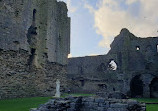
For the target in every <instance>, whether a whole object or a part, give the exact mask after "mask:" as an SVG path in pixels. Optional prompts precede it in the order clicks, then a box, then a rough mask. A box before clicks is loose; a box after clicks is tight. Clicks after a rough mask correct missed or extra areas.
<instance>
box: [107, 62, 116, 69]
mask: <svg viewBox="0 0 158 111" xmlns="http://www.w3.org/2000/svg"><path fill="white" fill-rule="evenodd" d="M108 69H109V70H113V71H115V70H117V64H116V62H115V61H114V60H111V61H110V62H109V64H108Z"/></svg>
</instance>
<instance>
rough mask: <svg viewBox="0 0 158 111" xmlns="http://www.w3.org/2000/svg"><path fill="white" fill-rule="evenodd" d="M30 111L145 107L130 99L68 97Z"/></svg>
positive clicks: (136, 109)
mask: <svg viewBox="0 0 158 111" xmlns="http://www.w3.org/2000/svg"><path fill="white" fill-rule="evenodd" d="M31 111H146V106H145V104H144V103H143V104H142V103H139V102H137V101H135V100H130V99H105V98H101V97H99V98H98V97H69V98H63V99H61V98H60V99H52V100H50V101H49V102H47V103H45V104H43V105H41V106H40V107H39V108H37V109H34V110H33V109H32V110H31Z"/></svg>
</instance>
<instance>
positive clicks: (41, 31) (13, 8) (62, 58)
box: [0, 0, 70, 67]
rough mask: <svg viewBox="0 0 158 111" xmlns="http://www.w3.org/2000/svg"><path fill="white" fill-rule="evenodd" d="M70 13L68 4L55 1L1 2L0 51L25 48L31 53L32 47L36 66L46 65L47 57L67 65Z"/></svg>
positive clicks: (22, 0)
mask: <svg viewBox="0 0 158 111" xmlns="http://www.w3.org/2000/svg"><path fill="white" fill-rule="evenodd" d="M50 4H51V5H50ZM67 11H68V10H67V7H66V4H65V3H64V2H57V1H56V0H51V1H50V0H40V1H39V0H25V1H24V0H16V1H15V0H5V1H4V0H2V1H0V12H1V13H0V21H1V22H0V30H1V34H0V42H1V44H0V49H4V50H19V49H24V50H27V51H29V52H30V53H31V49H32V48H33V49H35V59H36V60H35V61H36V66H37V67H40V66H41V64H42V62H44V61H43V56H45V55H46V56H48V60H49V61H50V62H57V63H60V64H63V65H65V64H67V56H68V54H69V53H70V18H69V17H67ZM32 38H34V39H32Z"/></svg>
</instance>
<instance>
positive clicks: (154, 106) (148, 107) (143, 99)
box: [135, 98, 158, 111]
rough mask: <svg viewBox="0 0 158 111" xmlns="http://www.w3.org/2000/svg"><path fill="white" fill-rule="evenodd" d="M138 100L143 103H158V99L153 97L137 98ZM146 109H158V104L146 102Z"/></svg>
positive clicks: (151, 110) (152, 110)
mask: <svg viewBox="0 0 158 111" xmlns="http://www.w3.org/2000/svg"><path fill="white" fill-rule="evenodd" d="M135 99H136V98H135ZM136 100H138V101H139V102H143V103H158V99H153V98H137V99H136ZM146 110H147V111H158V104H146Z"/></svg>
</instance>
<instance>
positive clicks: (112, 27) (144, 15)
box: [85, 0, 158, 47]
mask: <svg viewBox="0 0 158 111" xmlns="http://www.w3.org/2000/svg"><path fill="white" fill-rule="evenodd" d="M122 2H124V6H123V5H122V4H121V3H122ZM157 4H158V0H117V1H116V0H102V1H101V2H100V3H99V4H98V5H97V6H98V8H97V9H95V8H93V7H92V6H90V5H89V4H86V5H85V7H86V8H88V9H89V11H90V12H91V13H92V14H93V15H94V21H95V24H94V27H95V28H96V32H97V33H98V34H100V35H102V36H103V40H102V41H101V42H100V43H99V46H102V47H109V46H110V43H111V42H112V40H113V37H115V36H116V35H118V34H119V32H120V30H121V29H122V28H128V29H129V30H130V31H131V32H132V33H133V34H135V35H136V36H140V37H147V36H157V35H158V32H157V30H158V15H157V14H156V11H157V10H158V7H157Z"/></svg>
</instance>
